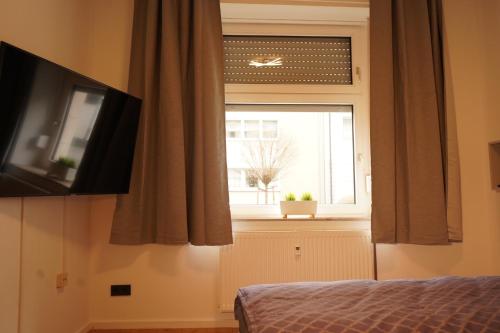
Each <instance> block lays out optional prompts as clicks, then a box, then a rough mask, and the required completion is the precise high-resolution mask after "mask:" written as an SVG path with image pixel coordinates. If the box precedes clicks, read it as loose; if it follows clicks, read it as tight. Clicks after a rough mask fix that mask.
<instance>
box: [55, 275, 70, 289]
mask: <svg viewBox="0 0 500 333" xmlns="http://www.w3.org/2000/svg"><path fill="white" fill-rule="evenodd" d="M67 285H68V273H59V274H57V275H56V288H57V289H63V288H64V287H66V286H67Z"/></svg>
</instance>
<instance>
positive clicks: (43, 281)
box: [0, 0, 132, 333]
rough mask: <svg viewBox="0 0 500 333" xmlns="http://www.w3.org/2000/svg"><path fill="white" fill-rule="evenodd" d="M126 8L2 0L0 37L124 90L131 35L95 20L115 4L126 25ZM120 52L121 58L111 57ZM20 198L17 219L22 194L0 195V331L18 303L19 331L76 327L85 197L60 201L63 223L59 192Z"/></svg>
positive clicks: (13, 323) (85, 289) (83, 312)
mask: <svg viewBox="0 0 500 333" xmlns="http://www.w3.org/2000/svg"><path fill="white" fill-rule="evenodd" d="M131 6H132V2H131V1H119V0H115V1H111V0H109V1H106V2H99V1H97V0H92V1H84V0H44V1H38V0H15V1H7V0H0V40H3V41H6V42H9V43H11V44H14V45H16V46H19V47H21V48H23V49H26V50H28V51H31V52H33V53H35V54H38V55H40V56H42V57H44V58H47V59H49V60H52V61H54V62H56V63H59V64H61V65H63V66H66V67H69V68H71V69H73V70H75V71H78V72H81V73H83V74H86V75H89V76H93V77H95V78H96V79H99V80H102V81H104V82H107V83H110V84H111V85H114V86H119V87H121V88H123V82H126V77H127V76H128V74H127V66H128V58H127V57H128V53H129V50H128V49H127V48H128V47H129V45H128V44H127V43H126V42H123V39H125V40H129V39H130V36H129V33H128V31H127V32H126V33H123V34H120V35H118V36H113V35H109V34H107V35H106V34H101V33H100V31H99V29H96V28H95V27H94V22H96V21H99V22H100V25H101V26H105V20H104V17H102V14H101V13H103V12H104V13H105V12H106V11H107V10H113V9H114V8H118V9H124V10H125V11H126V13H127V15H128V16H127V19H126V20H124V21H123V22H125V24H126V25H127V27H130V23H129V21H128V18H129V16H130V15H131V14H130V13H131V8H132V7H131ZM120 13H123V11H122V12H120V11H118V14H120ZM109 24H111V23H109ZM117 45H118V48H117ZM97 46H99V47H97ZM120 47H121V48H123V49H119V48H120ZM122 53H124V54H126V55H127V56H126V57H125V59H127V60H126V61H124V62H120V61H115V60H114V59H115V58H116V57H115V55H116V54H122ZM108 63H109V64H111V65H109V66H108ZM124 77H125V78H124ZM24 203H25V207H24V218H23V219H22V221H21V216H22V215H21V214H22V213H21V199H0V265H1V266H0V332H2V333H15V332H18V327H17V326H18V308H21V331H20V332H22V333H47V332H51V333H72V332H77V331H78V330H80V329H81V328H82V327H84V326H86V325H87V324H88V322H89V318H90V311H89V301H88V300H89V273H88V271H89V247H90V244H89V231H90V228H89V213H90V209H89V206H90V205H89V199H88V198H86V197H77V198H73V197H72V198H67V199H66V205H67V207H66V208H67V210H66V212H67V219H66V224H64V225H63V204H64V201H63V199H62V198H56V197H53V198H27V199H25V202H24ZM21 225H22V226H23V241H22V242H21ZM63 230H64V237H63V235H62V232H63ZM21 249H22V254H23V256H22V260H21V259H20V257H19V254H20V253H21V252H20V251H21ZM63 258H65V259H64V263H63ZM63 266H65V267H66V271H67V272H68V273H69V285H68V286H67V287H66V288H65V289H64V290H63V291H58V290H57V289H56V287H55V283H56V274H57V273H59V272H61V271H62V270H63ZM21 268H22V269H21ZM19 286H21V288H19ZM19 292H21V293H19ZM19 295H21V299H19Z"/></svg>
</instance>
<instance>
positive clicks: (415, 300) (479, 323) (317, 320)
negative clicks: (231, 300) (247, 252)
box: [235, 276, 500, 333]
mask: <svg viewBox="0 0 500 333" xmlns="http://www.w3.org/2000/svg"><path fill="white" fill-rule="evenodd" d="M235 316H236V319H238V320H239V321H240V330H241V332H249V333H275V332H305V333H314V332H330V333H340V332H344V333H355V332H357V333H358V332H373V333H382V332H398V333H399V332H401V333H412V332H422V333H425V332H483V333H495V332H499V333H500V276H497V277H477V278H465V277H442V278H435V279H430V280H394V281H371V280H370V281H365V280H358V281H337V282H304V283H289V284H267V285H254V286H249V287H245V288H241V289H240V290H239V291H238V295H237V298H236V301H235Z"/></svg>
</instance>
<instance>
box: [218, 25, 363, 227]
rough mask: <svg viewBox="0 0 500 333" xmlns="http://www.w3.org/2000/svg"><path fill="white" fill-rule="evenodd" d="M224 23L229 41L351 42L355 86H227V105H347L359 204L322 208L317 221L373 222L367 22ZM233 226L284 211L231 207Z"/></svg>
mask: <svg viewBox="0 0 500 333" xmlns="http://www.w3.org/2000/svg"><path fill="white" fill-rule="evenodd" d="M234 21H235V20H231V22H224V20H223V33H224V34H225V35H264V36H265V35H269V36H322V37H328V36H332V37H350V38H351V54H352V84H351V85H292V84H268V85H266V84H226V85H225V90H226V104H305V105H308V104H347V105H352V106H353V128H354V157H355V158H354V165H355V191H356V203H355V204H338V205H332V206H320V207H318V215H317V216H318V218H319V219H323V218H345V217H347V218H349V217H351V218H354V217H356V218H358V217H359V218H368V217H369V215H370V212H371V193H369V188H370V184H368V183H367V182H368V181H369V180H368V179H369V176H370V174H371V170H370V144H369V133H370V132H369V131H370V128H369V77H368V73H369V67H368V66H369V61H368V25H367V22H356V23H355V24H352V23H351V24H349V25H346V24H339V23H338V22H332V23H331V24H325V21H321V22H315V21H307V22H287V23H284V24H283V23H281V22H279V21H276V22H272V20H266V22H265V23H260V22H259V23H256V22H249V21H248V20H245V22H234ZM231 214H232V217H233V220H244V219H269V218H277V219H279V218H280V217H281V216H280V214H279V207H278V208H277V207H276V206H266V205H259V206H256V205H231Z"/></svg>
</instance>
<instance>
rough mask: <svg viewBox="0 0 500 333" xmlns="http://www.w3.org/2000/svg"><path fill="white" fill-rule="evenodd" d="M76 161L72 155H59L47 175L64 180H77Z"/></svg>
mask: <svg viewBox="0 0 500 333" xmlns="http://www.w3.org/2000/svg"><path fill="white" fill-rule="evenodd" d="M75 175H76V162H75V160H74V159H72V158H70V157H63V156H61V157H59V159H58V160H57V161H55V162H52V164H51V166H50V168H49V171H48V172H47V176H49V177H52V178H56V179H59V180H64V181H73V180H75Z"/></svg>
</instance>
